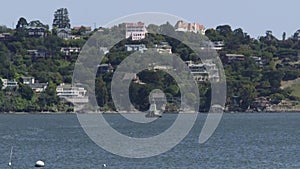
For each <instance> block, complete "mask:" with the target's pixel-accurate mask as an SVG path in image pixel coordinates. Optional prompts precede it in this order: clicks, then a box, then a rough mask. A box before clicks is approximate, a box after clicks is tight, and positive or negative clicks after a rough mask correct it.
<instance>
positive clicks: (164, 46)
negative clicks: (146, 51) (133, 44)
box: [154, 42, 172, 54]
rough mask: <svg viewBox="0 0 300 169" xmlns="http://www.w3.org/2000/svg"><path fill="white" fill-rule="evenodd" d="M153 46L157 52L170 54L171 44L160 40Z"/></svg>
mask: <svg viewBox="0 0 300 169" xmlns="http://www.w3.org/2000/svg"><path fill="white" fill-rule="evenodd" d="M154 48H155V50H156V51H157V52H158V53H168V54H172V46H170V45H169V44H168V43H167V42H161V43H160V44H155V45H154Z"/></svg>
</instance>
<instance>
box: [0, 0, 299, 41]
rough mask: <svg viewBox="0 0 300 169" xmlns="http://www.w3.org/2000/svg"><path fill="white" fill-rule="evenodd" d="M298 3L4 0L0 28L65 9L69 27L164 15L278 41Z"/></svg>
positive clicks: (295, 21)
mask: <svg viewBox="0 0 300 169" xmlns="http://www.w3.org/2000/svg"><path fill="white" fill-rule="evenodd" d="M299 6H300V1H298V0H285V1H281V0H280V1H279V0H212V1H210V0H207V1H202V0H180V1H178V2H177V1H176V0H151V1H149V0H148V1H147V0H107V1H104V0H48V1H46V0H7V1H4V2H3V1H2V2H1V10H0V25H6V26H8V27H12V25H15V24H16V23H17V21H18V19H19V18H20V17H21V16H23V17H25V18H26V19H27V21H31V20H36V19H38V20H40V21H42V22H43V23H46V24H49V25H52V20H53V13H54V11H55V10H56V9H57V8H61V7H66V8H68V10H69V13H70V19H71V25H72V26H80V25H86V26H94V23H96V24H97V26H101V25H105V24H106V23H108V22H110V21H111V20H113V19H116V18H119V17H122V16H125V15H128V14H132V13H137V12H164V13H170V14H173V15H177V16H180V17H183V18H185V19H187V20H189V21H195V22H199V23H200V24H203V25H204V26H206V27H207V28H215V27H216V26H218V25H221V24H229V25H231V26H232V28H233V29H235V28H239V27H241V28H242V29H243V30H244V31H245V32H247V33H248V34H250V35H251V36H252V37H257V36H261V35H264V34H265V31H266V30H272V31H273V34H274V35H276V36H277V37H278V38H280V39H281V37H282V33H283V32H286V33H287V35H288V36H291V35H292V34H293V33H294V32H295V31H296V30H298V29H300V9H299Z"/></svg>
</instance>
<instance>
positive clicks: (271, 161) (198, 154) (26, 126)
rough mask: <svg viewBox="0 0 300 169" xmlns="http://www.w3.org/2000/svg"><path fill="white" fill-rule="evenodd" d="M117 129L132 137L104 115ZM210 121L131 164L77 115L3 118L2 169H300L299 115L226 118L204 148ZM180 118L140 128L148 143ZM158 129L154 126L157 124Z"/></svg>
mask: <svg viewBox="0 0 300 169" xmlns="http://www.w3.org/2000/svg"><path fill="white" fill-rule="evenodd" d="M105 117H106V119H107V120H108V121H109V122H110V123H112V125H113V127H114V128H116V129H117V130H119V131H120V132H122V133H124V134H126V133H127V134H133V135H134V134H135V133H132V131H131V128H133V127H134V125H133V124H132V123H129V122H128V123H127V122H126V121H125V120H124V119H123V118H121V117H120V116H118V115H113V114H111V115H105ZM205 117H206V115H203V114H201V115H199V116H198V119H197V123H196V125H195V126H194V128H193V129H192V130H191V132H190V133H189V135H188V136H187V137H186V138H185V139H184V140H183V141H182V142H181V143H180V144H178V145H177V146H176V147H175V148H173V149H171V150H170V151H168V152H166V153H164V154H161V155H159V156H156V157H151V158H145V159H129V158H123V157H119V156H116V155H113V154H111V153H109V152H106V151H105V150H103V149H101V148H100V147H98V146H97V145H96V144H94V143H93V142H92V141H91V140H90V139H89V138H88V136H87V135H86V134H85V133H84V131H83V129H82V128H81V127H80V124H79V122H78V120H77V117H76V115H66V114H60V115H0V141H1V144H0V169H5V168H9V167H8V165H7V164H8V162H9V154H10V148H11V146H14V153H13V159H12V162H13V165H14V168H25V169H28V168H34V163H35V161H37V160H39V159H42V160H44V161H45V163H46V167H45V168H49V169H77V168H78V169H80V168H82V169H83V168H84V169H90V168H102V165H103V164H107V167H106V168H222V169H224V168H295V169H296V168H297V169H298V168H300V113H284V114H283V113H282V114H279V113H274V114H225V115H224V116H223V119H222V121H221V124H220V125H219V127H218V129H217V130H216V132H215V133H214V135H213V136H212V137H211V138H210V140H209V141H208V142H206V143H205V144H202V145H199V144H198V137H199V132H200V130H201V127H202V125H203V122H204V120H205ZM175 118H176V115H166V116H164V117H163V118H162V119H161V122H157V126H159V127H157V128H155V127H152V128H151V131H150V130H149V126H147V125H145V127H144V128H143V126H142V125H139V130H138V131H137V130H134V131H135V132H137V133H136V135H138V136H140V137H143V133H144V134H145V135H144V136H145V137H146V136H149V132H150V133H151V134H154V135H155V134H158V133H159V132H161V131H163V130H165V129H166V128H168V126H169V125H170V124H172V122H173V120H174V119H175ZM153 124H155V123H153Z"/></svg>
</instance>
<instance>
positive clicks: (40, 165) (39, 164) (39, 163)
mask: <svg viewBox="0 0 300 169" xmlns="http://www.w3.org/2000/svg"><path fill="white" fill-rule="evenodd" d="M35 167H45V163H44V161H41V160H39V161H37V162H35Z"/></svg>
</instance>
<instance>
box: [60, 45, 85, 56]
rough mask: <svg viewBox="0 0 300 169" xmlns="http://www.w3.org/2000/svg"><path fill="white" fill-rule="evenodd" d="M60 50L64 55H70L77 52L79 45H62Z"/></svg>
mask: <svg viewBox="0 0 300 169" xmlns="http://www.w3.org/2000/svg"><path fill="white" fill-rule="evenodd" d="M60 52H61V53H63V54H64V55H65V56H71V55H74V54H76V55H77V54H79V52H80V48H79V47H62V48H60Z"/></svg>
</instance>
